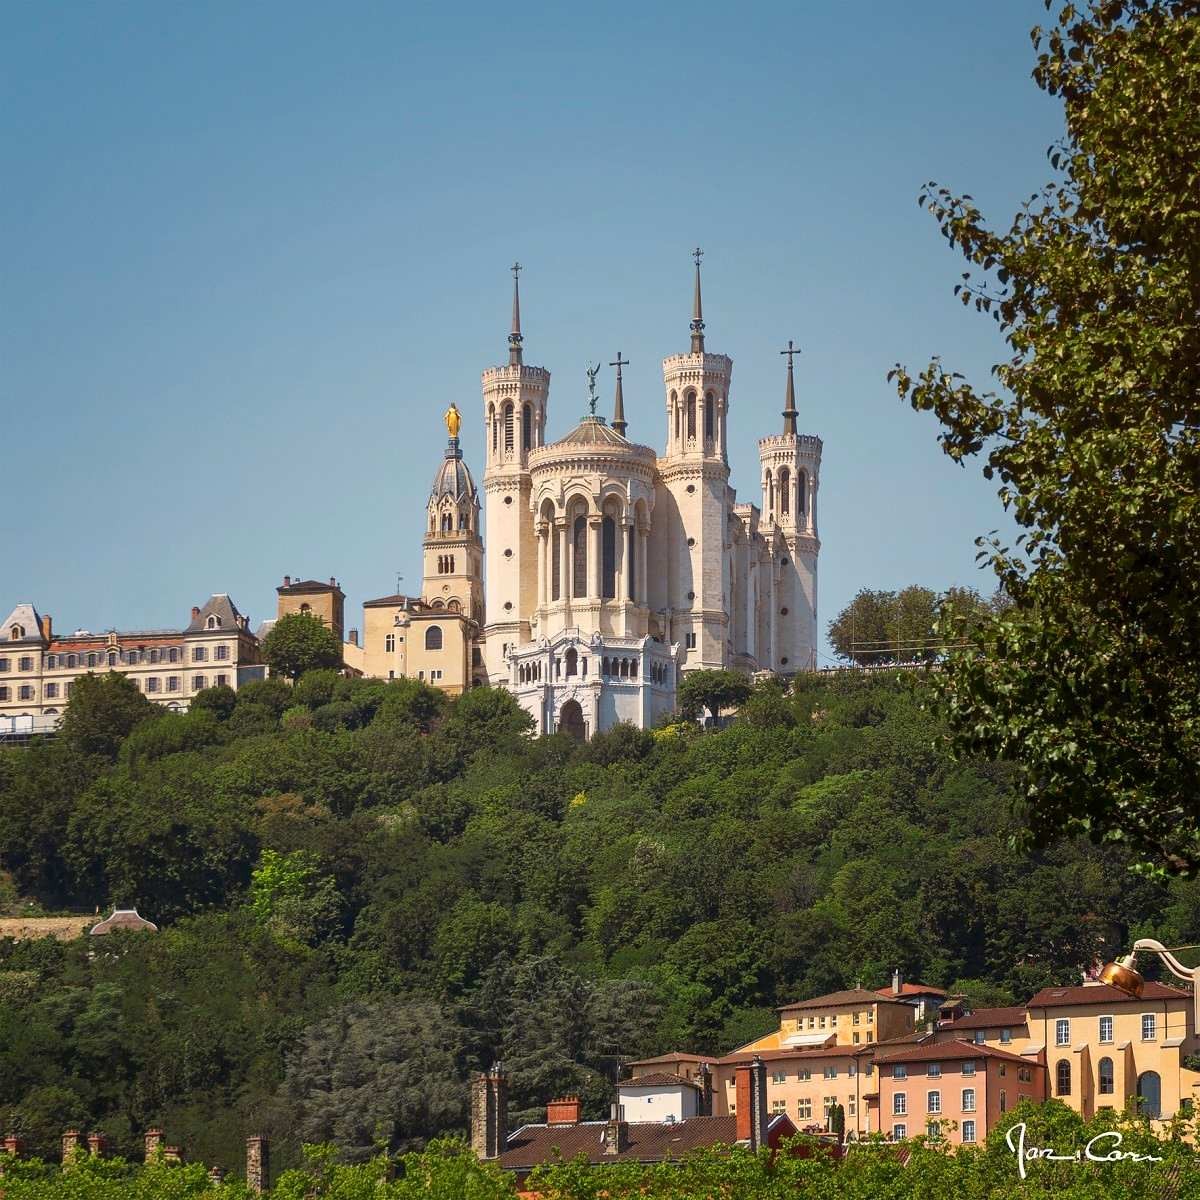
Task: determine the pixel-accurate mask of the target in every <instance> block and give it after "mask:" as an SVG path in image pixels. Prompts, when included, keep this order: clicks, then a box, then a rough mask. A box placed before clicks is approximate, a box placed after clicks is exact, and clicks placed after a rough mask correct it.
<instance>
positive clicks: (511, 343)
mask: <svg viewBox="0 0 1200 1200" xmlns="http://www.w3.org/2000/svg"><path fill="white" fill-rule="evenodd" d="M511 269H512V277H513V314H512V332H511V333H510V334H509V335H508V364H509V366H511V367H517V366H520V365H521V341H522V339H521V281H520V279H519V278H518V276H519V275H520V274H521V264H520V263H519V262H515V263H513V265H512V268H511Z"/></svg>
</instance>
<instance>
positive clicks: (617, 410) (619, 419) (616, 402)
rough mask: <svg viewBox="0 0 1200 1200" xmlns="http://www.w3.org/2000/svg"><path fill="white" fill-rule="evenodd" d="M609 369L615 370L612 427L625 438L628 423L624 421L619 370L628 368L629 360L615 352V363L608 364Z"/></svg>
mask: <svg viewBox="0 0 1200 1200" xmlns="http://www.w3.org/2000/svg"><path fill="white" fill-rule="evenodd" d="M608 365H609V366H610V367H616V368H617V394H616V396H615V397H614V398H613V419H612V427H613V428H614V429H615V430H616V431H617V432H618V433H619V434H620V435H621V436H622V437H624V436H625V430H626V428H627V427H628V422H626V420H625V393H624V392H623V391H622V390H621V368H622V367H627V366H629V359H627V358H622V357H621V352H620V350H618V351H617V361H616V362H610V363H609V364H608Z"/></svg>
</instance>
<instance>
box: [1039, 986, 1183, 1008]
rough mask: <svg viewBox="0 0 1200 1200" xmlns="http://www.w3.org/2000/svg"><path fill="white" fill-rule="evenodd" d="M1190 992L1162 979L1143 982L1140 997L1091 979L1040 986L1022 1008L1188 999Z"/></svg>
mask: <svg viewBox="0 0 1200 1200" xmlns="http://www.w3.org/2000/svg"><path fill="white" fill-rule="evenodd" d="M1191 998H1192V994H1191V992H1185V991H1183V990H1182V989H1181V988H1173V987H1167V985H1166V984H1163V983H1153V982H1150V983H1147V984H1146V986H1145V988H1144V989H1143V991H1142V994H1141V996H1140V997H1137V998H1136V999H1135V997H1133V996H1131V995H1130V994H1129V993H1128V992H1123V991H1121V989H1120V988H1115V987H1112V986H1111V985H1110V984H1107V983H1093V984H1088V985H1084V986H1076V987H1053V988H1042V990H1041V991H1040V992H1038V993H1037V995H1035V996H1033V997H1031V998H1030V1000H1029V1001H1028V1002H1027V1003H1026V1005H1025V1007H1026V1008H1060V1007H1065V1006H1066V1005H1068V1004H1103V1005H1104V1006H1105V1007H1109V1006H1110V1005H1113V1004H1129V1003H1136V1002H1137V1000H1190V999H1191Z"/></svg>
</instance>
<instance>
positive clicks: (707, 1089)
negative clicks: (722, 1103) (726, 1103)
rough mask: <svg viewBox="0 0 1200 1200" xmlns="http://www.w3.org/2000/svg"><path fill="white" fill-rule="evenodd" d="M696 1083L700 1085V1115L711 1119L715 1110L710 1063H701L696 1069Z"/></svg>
mask: <svg viewBox="0 0 1200 1200" xmlns="http://www.w3.org/2000/svg"><path fill="white" fill-rule="evenodd" d="M696 1082H697V1083H698V1084H699V1085H700V1115H701V1116H702V1117H711V1116H712V1110H713V1082H712V1069H711V1068H710V1067H709V1065H708V1063H701V1064H700V1065H699V1067H697V1068H696Z"/></svg>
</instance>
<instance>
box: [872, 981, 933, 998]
mask: <svg viewBox="0 0 1200 1200" xmlns="http://www.w3.org/2000/svg"><path fill="white" fill-rule="evenodd" d="M875 995H877V996H884V997H889V998H890V997H894V996H897V995H900V996H945V995H946V993H945V992H944V991H943V990H942V989H941V988H936V987H930V986H929V984H927V983H902V984H901V985H900V991H899V993H896V992H894V991H892V989H891V987H890V986H888V987H881V988H876V990H875Z"/></svg>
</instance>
